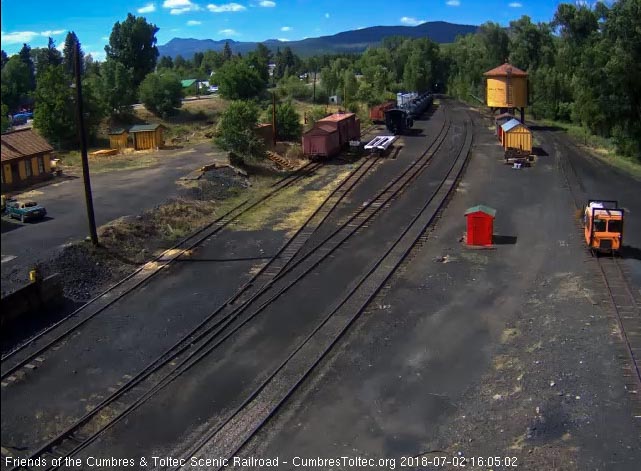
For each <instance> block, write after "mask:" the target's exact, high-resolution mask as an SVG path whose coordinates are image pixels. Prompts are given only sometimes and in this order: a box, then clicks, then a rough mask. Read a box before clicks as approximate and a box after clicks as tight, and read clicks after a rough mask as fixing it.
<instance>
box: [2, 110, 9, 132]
mask: <svg viewBox="0 0 641 471" xmlns="http://www.w3.org/2000/svg"><path fill="white" fill-rule="evenodd" d="M8 114H9V107H7V105H5V104H4V103H2V104H1V105H0V132H5V131H6V130H7V129H9V116H8Z"/></svg>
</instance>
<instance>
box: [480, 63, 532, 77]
mask: <svg viewBox="0 0 641 471" xmlns="http://www.w3.org/2000/svg"><path fill="white" fill-rule="evenodd" d="M508 74H511V75H512V77H527V72H525V71H523V70H521V69H519V68H518V67H514V66H513V65H512V64H509V63H507V62H506V63H505V64H503V65H500V66H498V67H495V68H494V69H492V70H488V71H487V72H485V73H484V74H483V75H485V76H486V77H506V76H507V75H508Z"/></svg>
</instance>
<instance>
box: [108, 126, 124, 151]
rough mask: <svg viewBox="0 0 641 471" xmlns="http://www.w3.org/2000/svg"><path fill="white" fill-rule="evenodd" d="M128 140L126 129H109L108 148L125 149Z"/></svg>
mask: <svg viewBox="0 0 641 471" xmlns="http://www.w3.org/2000/svg"><path fill="white" fill-rule="evenodd" d="M128 140H129V133H128V132H127V130H126V129H122V128H119V129H112V130H111V131H109V148H110V149H118V150H119V151H121V150H122V149H126V148H127V145H128Z"/></svg>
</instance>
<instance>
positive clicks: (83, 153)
mask: <svg viewBox="0 0 641 471" xmlns="http://www.w3.org/2000/svg"><path fill="white" fill-rule="evenodd" d="M74 55H75V58H74V59H75V60H74V71H75V76H76V113H77V115H78V138H79V140H80V157H81V159H82V179H83V181H84V184H85V202H86V204H87V220H88V221H89V235H90V236H91V242H92V243H93V245H98V232H97V231H96V217H95V215H94V211H93V197H92V195H91V180H90V178H89V159H88V157H87V130H86V129H85V115H84V110H83V103H82V77H81V76H80V42H79V41H76V44H75V54H74Z"/></svg>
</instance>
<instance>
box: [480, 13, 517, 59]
mask: <svg viewBox="0 0 641 471" xmlns="http://www.w3.org/2000/svg"><path fill="white" fill-rule="evenodd" d="M478 35H479V39H480V40H481V43H482V44H483V45H484V46H485V54H484V55H485V67H487V68H490V67H496V66H498V65H500V64H503V63H504V62H505V61H506V60H507V59H508V57H509V54H510V38H509V36H508V35H507V31H505V28H503V27H502V26H501V25H499V24H498V23H492V22H491V21H488V22H487V23H484V24H482V25H481V27H480V28H479V32H478Z"/></svg>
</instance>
